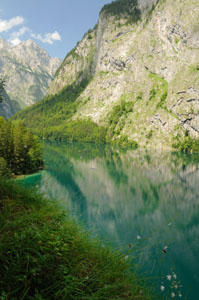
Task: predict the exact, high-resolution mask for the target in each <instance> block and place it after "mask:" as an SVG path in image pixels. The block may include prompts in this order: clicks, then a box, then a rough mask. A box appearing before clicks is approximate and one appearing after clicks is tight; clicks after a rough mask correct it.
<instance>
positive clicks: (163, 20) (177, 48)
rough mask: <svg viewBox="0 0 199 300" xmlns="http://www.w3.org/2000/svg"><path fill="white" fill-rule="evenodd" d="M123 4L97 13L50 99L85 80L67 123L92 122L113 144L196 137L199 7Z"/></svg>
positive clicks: (178, 1)
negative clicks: (105, 130)
mask: <svg viewBox="0 0 199 300" xmlns="http://www.w3.org/2000/svg"><path fill="white" fill-rule="evenodd" d="M125 1H126V3H127V4H128V5H127V6H126V8H125V5H124V6H123V7H122V10H121V9H120V10H119V11H118V10H117V7H116V5H119V4H120V3H121V2H122V1H121V0H118V1H116V2H115V3H112V4H109V5H106V6H105V7H104V8H103V9H102V11H101V13H100V17H99V21H98V24H97V26H96V27H95V28H94V29H93V30H92V31H91V32H88V33H87V34H86V35H85V36H84V37H83V39H82V41H81V42H79V43H78V44H77V46H76V48H74V49H73V50H72V51H71V52H70V53H69V54H68V55H67V56H66V58H65V60H64V62H63V63H62V65H61V67H60V69H59V70H58V72H57V74H56V77H55V79H54V81H53V82H52V84H51V87H50V89H49V92H48V94H49V95H51V94H52V95H55V97H56V94H57V93H60V92H61V91H62V90H63V89H66V87H67V86H69V85H71V84H78V83H79V82H81V80H82V79H83V78H87V79H89V83H88V85H87V86H86V88H85V89H84V90H83V92H82V93H81V94H80V95H79V96H78V99H77V103H78V106H77V108H76V111H75V113H74V115H73V116H72V120H79V119H87V118H90V119H92V120H93V121H94V122H96V123H97V124H98V125H103V126H105V127H106V128H107V129H108V133H107V134H108V136H109V138H110V139H111V140H112V141H114V140H115V141H117V139H120V138H121V137H123V136H126V137H128V139H129V140H134V141H136V142H137V143H138V144H139V145H140V146H146V145H147V146H153V147H162V148H167V147H170V146H171V144H172V143H173V140H174V138H175V137H180V136H183V135H187V134H188V135H190V136H191V137H192V138H199V24H198V19H199V2H198V0H192V1H190V0H175V1H173V0H159V1H156V0H139V1H138V3H137V1H136V0H123V3H125ZM130 1H132V6H131V7H130V8H129V3H130ZM125 9H126V10H128V11H126V12H125ZM53 99H54V98H53ZM52 101H54V100H52ZM42 105H43V109H45V106H46V105H47V104H46V102H45V101H44V102H43V104H42V102H41V103H40V106H42ZM48 105H49V103H48ZM65 121H67V118H66V120H65Z"/></svg>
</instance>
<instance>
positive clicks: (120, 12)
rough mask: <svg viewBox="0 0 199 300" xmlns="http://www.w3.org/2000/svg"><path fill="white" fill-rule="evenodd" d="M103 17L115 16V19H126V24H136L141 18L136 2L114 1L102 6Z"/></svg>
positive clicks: (133, 0)
mask: <svg viewBox="0 0 199 300" xmlns="http://www.w3.org/2000/svg"><path fill="white" fill-rule="evenodd" d="M101 11H102V12H103V13H104V14H105V15H111V16H115V17H116V18H118V19H119V18H121V17H124V18H127V21H128V23H136V22H137V21H139V19H140V17H141V12H140V10H139V8H138V1H137V0H116V1H113V2H112V3H110V4H106V5H104V7H103V8H102V10H101Z"/></svg>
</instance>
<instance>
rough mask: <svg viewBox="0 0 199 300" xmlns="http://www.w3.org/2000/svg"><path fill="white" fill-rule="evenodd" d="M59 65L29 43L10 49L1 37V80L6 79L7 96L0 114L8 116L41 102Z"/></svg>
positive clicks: (24, 42)
mask: <svg viewBox="0 0 199 300" xmlns="http://www.w3.org/2000/svg"><path fill="white" fill-rule="evenodd" d="M60 64H61V60H60V59H59V58H51V57H50V56H49V54H48V52H47V51H46V50H44V49H43V48H41V47H40V46H39V45H38V44H36V43H35V42H34V41H32V40H27V41H23V42H21V43H20V44H19V45H17V46H14V47H13V46H11V45H10V44H9V43H8V42H7V41H5V40H4V39H3V38H0V77H2V76H3V77H4V76H5V77H6V87H5V88H6V93H7V95H6V99H5V101H3V103H1V104H0V115H2V116H4V117H10V116H11V115H12V114H13V113H15V112H16V111H18V110H20V109H22V108H25V107H27V106H29V105H31V104H34V103H36V102H37V101H39V100H41V99H42V98H43V97H44V96H45V94H46V92H47V90H48V87H49V84H50V82H51V81H52V79H53V77H54V74H55V72H56V70H57V68H58V67H59V66H60Z"/></svg>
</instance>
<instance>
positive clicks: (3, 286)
mask: <svg viewBox="0 0 199 300" xmlns="http://www.w3.org/2000/svg"><path fill="white" fill-rule="evenodd" d="M0 191H1V193H0V266H1V269H0V299H1V300H8V299H9V300H22V299H38V300H42V299H48V300H50V299H52V300H56V299H67V300H70V299H78V300H81V299H82V300H83V299H85V300H91V299H92V300H101V299H114V300H116V299H117V300H119V299H140V300H146V299H151V297H150V296H149V292H147V291H146V290H145V289H144V287H143V285H144V283H143V282H142V281H141V280H140V279H138V277H137V275H136V274H134V273H133V272H131V271H130V265H129V263H128V262H127V261H126V260H125V258H124V256H123V255H122V254H121V253H119V252H117V251H114V250H112V249H110V248H109V247H107V246H103V245H102V243H101V242H99V241H98V240H96V239H91V237H90V236H89V234H88V233H86V232H85V231H84V230H83V229H82V228H80V226H79V225H77V224H76V223H75V222H74V221H73V220H71V219H70V218H69V217H68V216H67V215H66V214H65V213H63V211H61V210H60V209H59V208H58V207H56V206H55V204H52V203H51V202H49V201H48V200H46V199H44V198H43V197H42V196H40V195H38V194H37V193H36V192H34V191H31V190H25V189H23V188H22V187H20V186H17V185H16V184H15V183H13V182H11V181H6V180H4V179H2V178H1V179H0Z"/></svg>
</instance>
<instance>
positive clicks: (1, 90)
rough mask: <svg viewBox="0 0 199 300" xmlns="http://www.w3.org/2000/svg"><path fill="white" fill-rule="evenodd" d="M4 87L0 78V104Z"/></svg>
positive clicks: (3, 82)
mask: <svg viewBox="0 0 199 300" xmlns="http://www.w3.org/2000/svg"><path fill="white" fill-rule="evenodd" d="M4 87H5V79H4V78H0V102H2V100H3V92H4Z"/></svg>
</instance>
